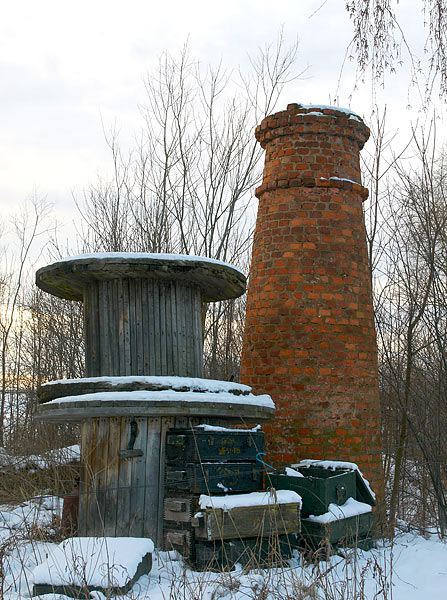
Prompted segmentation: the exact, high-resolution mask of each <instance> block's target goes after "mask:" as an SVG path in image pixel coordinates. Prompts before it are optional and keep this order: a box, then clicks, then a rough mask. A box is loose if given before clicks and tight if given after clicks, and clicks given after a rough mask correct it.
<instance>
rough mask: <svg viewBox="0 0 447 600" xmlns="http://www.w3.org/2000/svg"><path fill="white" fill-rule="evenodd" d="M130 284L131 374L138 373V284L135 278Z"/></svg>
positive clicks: (130, 280)
mask: <svg viewBox="0 0 447 600" xmlns="http://www.w3.org/2000/svg"><path fill="white" fill-rule="evenodd" d="M127 283H128V286H129V353H130V359H129V360H130V364H129V369H130V370H129V375H137V329H136V325H137V318H136V297H135V296H136V291H137V290H136V285H135V283H136V282H135V280H134V279H128V280H127Z"/></svg>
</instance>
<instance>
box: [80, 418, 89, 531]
mask: <svg viewBox="0 0 447 600" xmlns="http://www.w3.org/2000/svg"><path fill="white" fill-rule="evenodd" d="M90 432H91V428H90V423H89V422H84V423H81V457H82V459H83V462H82V464H81V482H80V488H79V510H78V534H79V535H81V536H85V535H87V513H88V507H89V493H90V477H89V470H88V447H89V445H88V444H89V438H90Z"/></svg>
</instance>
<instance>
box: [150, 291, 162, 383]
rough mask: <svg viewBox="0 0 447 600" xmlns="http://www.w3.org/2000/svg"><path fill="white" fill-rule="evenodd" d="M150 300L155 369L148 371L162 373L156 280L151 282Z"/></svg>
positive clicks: (158, 292)
mask: <svg viewBox="0 0 447 600" xmlns="http://www.w3.org/2000/svg"><path fill="white" fill-rule="evenodd" d="M152 301H153V306H154V319H153V327H154V336H153V337H154V354H153V357H154V363H155V371H154V372H153V373H150V374H151V375H163V372H162V357H161V355H162V350H161V347H162V344H161V339H160V283H159V282H158V281H154V282H153V294H152Z"/></svg>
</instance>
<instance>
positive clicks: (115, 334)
mask: <svg viewBox="0 0 447 600" xmlns="http://www.w3.org/2000/svg"><path fill="white" fill-rule="evenodd" d="M109 298H110V319H111V328H110V331H111V338H110V346H111V348H112V352H111V375H115V376H118V375H120V351H119V343H120V340H119V331H120V318H119V285H118V281H117V280H112V281H110V282H109Z"/></svg>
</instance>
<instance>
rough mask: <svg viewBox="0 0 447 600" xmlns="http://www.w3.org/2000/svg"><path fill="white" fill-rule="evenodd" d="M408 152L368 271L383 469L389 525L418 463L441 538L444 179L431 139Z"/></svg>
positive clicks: (396, 171) (397, 167) (443, 517)
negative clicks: (377, 366)
mask: <svg viewBox="0 0 447 600" xmlns="http://www.w3.org/2000/svg"><path fill="white" fill-rule="evenodd" d="M432 133H433V134H434V132H432ZM413 148H414V150H415V154H414V156H413V162H412V167H409V165H408V164H405V163H403V162H402V161H396V162H395V163H394V164H393V171H394V173H393V176H394V180H393V182H392V184H390V185H389V187H388V210H387V215H386V217H387V218H386V219H385V220H384V225H383V227H384V230H385V234H384V235H383V237H382V240H381V245H380V246H381V247H380V258H379V260H377V261H376V262H375V273H374V277H375V294H376V298H375V301H376V302H375V309H376V324H377V331H378V339H379V357H380V361H379V363H380V375H381V393H382V402H383V413H384V416H385V419H384V423H385V428H384V434H385V435H384V437H385V452H386V454H387V455H388V457H390V458H392V460H388V461H387V464H386V472H388V473H389V474H390V478H391V486H390V512H389V514H390V521H391V523H392V524H393V523H394V521H395V518H396V515H397V514H398V512H399V499H401V498H402V497H403V496H402V492H403V482H404V479H405V473H408V469H407V467H408V465H409V464H411V465H412V471H413V475H412V477H413V483H412V485H414V471H415V468H416V467H415V465H418V466H419V467H420V468H421V472H422V473H423V474H424V480H425V484H424V485H425V488H426V489H425V491H426V490H427V483H426V482H427V481H429V482H430V488H429V489H430V495H431V497H432V498H433V499H434V504H435V505H436V511H435V512H436V514H437V523H438V525H439V527H440V532H441V534H442V535H445V534H446V532H447V529H446V523H447V519H446V516H447V512H446V502H445V490H446V483H445V475H446V471H445V469H446V461H445V459H443V455H444V454H443V453H445V449H446V445H445V436H444V437H443V434H442V429H443V428H444V429H445V426H446V424H447V423H446V420H445V419H446V417H447V414H446V411H445V408H444V407H445V400H444V395H443V394H442V393H441V391H442V389H443V388H442V385H440V382H442V381H444V379H445V376H444V371H443V365H444V360H445V355H444V350H445V345H446V341H447V338H446V333H445V331H446V330H445V329H443V327H442V325H441V323H442V322H443V321H442V319H441V315H443V314H444V313H443V306H444V304H445V303H444V300H443V298H442V294H441V293H440V290H442V291H445V289H444V286H445V281H446V280H445V270H446V265H445V256H446V252H445V247H444V246H443V244H444V242H443V240H444V237H445V233H444V232H445V226H446V219H447V210H446V203H445V191H446V184H447V179H446V177H445V159H444V158H443V157H442V156H441V157H440V158H439V157H438V156H437V155H436V151H435V148H436V145H435V140H434V135H433V136H432V137H431V136H430V135H429V136H428V138H427V137H425V138H424V136H423V135H421V136H420V137H418V136H416V135H414V138H413ZM428 390H430V395H429V397H427V391H428ZM436 390H437V391H436ZM416 450H417V451H416ZM425 475H426V477H425ZM425 491H424V493H425Z"/></svg>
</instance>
